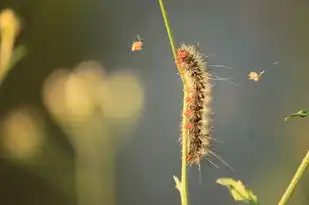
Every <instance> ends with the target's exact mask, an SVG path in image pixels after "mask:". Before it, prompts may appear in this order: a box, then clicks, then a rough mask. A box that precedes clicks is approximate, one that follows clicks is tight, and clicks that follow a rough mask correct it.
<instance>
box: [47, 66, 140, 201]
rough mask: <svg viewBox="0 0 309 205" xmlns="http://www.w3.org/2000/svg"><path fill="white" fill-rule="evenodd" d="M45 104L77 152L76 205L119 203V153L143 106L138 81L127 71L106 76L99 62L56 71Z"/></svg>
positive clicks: (48, 84)
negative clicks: (117, 153) (116, 192)
mask: <svg viewBox="0 0 309 205" xmlns="http://www.w3.org/2000/svg"><path fill="white" fill-rule="evenodd" d="M43 100H44V103H45V106H46V108H47V110H48V111H49V113H50V114H51V116H52V117H53V118H54V119H55V120H56V121H57V123H58V124H59V126H60V127H61V128H62V130H63V131H64V132H65V133H66V134H67V136H68V139H69V141H70V143H71V144H72V146H73V148H74V150H75V152H76V158H75V160H76V161H75V165H76V191H77V197H78V203H79V204H81V205H82V204H89V205H91V204H109V205H115V204H116V202H115V193H114V191H115V190H114V186H115V185H114V180H115V179H114V173H115V170H114V166H115V154H116V149H117V148H119V145H122V144H123V143H124V142H125V141H126V140H127V139H128V135H129V132H128V131H129V129H130V128H131V127H134V124H135V122H136V121H137V119H138V117H139V115H140V111H141V109H142V108H143V102H144V92H143V89H142V87H141V84H140V82H139V80H138V79H137V78H136V76H135V75H133V74H132V73H130V72H124V71H123V72H119V73H114V74H112V75H106V74H105V72H104V68H103V67H102V66H101V64H100V63H99V62H96V61H86V62H82V63H80V64H79V65H77V66H76V67H75V68H74V69H73V70H72V71H71V70H69V69H65V68H64V69H58V70H56V71H55V72H53V73H52V74H51V75H50V76H49V77H48V78H47V79H46V81H45V83H44V87H43ZM119 131H121V132H120V133H119ZM124 134H125V136H126V138H123V137H122V136H123V135H124ZM119 137H122V138H119ZM90 187H91V188H90Z"/></svg>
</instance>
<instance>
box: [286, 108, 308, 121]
mask: <svg viewBox="0 0 309 205" xmlns="http://www.w3.org/2000/svg"><path fill="white" fill-rule="evenodd" d="M308 115H309V112H308V111H307V110H300V111H298V112H295V113H294V114H292V115H289V116H287V117H286V118H285V119H284V121H285V122H286V121H287V120H289V119H290V118H293V117H301V118H304V117H307V116H308Z"/></svg>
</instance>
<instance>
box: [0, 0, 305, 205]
mask: <svg viewBox="0 0 309 205" xmlns="http://www.w3.org/2000/svg"><path fill="white" fill-rule="evenodd" d="M5 8H11V9H12V10H13V11H14V12H15V13H16V15H17V16H18V17H19V20H20V21H21V24H20V32H19V35H18V37H17V39H16V42H15V44H16V45H25V46H26V48H27V53H26V56H25V57H24V58H23V59H22V60H21V61H19V62H18V63H17V64H16V65H15V66H14V67H13V68H12V70H10V72H9V74H8V75H7V77H6V78H5V79H4V81H3V82H2V85H1V88H0V133H1V135H0V143H1V144H0V148H1V150H0V152H1V157H0V203H1V204H3V205H19V204H23V205H28V204H29V205H39V204H40V205H41V204H44V205H52V204H53V205H54V204H57V205H62V204H63V205H142V204H148V205H152V204H153V205H154V204H175V205H176V204H180V197H179V193H178V191H177V190H176V189H175V187H174V185H175V184H174V181H173V177H172V176H173V175H176V176H180V145H179V142H178V139H179V133H180V128H179V125H180V113H181V108H182V85H181V81H180V79H179V76H178V75H177V74H176V68H175V65H174V60H173V58H172V53H171V51H170V46H169V44H168V38H167V35H166V31H165V28H164V24H163V19H162V16H161V11H160V8H159V4H158V2H157V1H143V0H131V1H121V0H101V1H97V0H87V1H85V0H75V1H73V0H63V1H57V0H44V1H38V0H37V1H34V0H28V1H18V0H1V2H0V10H1V11H2V10H4V9H5ZM166 9H167V11H168V14H169V18H170V23H171V26H172V29H173V33H174V37H175V39H176V41H177V43H181V42H186V43H194V42H199V45H200V49H201V50H202V51H203V52H204V53H206V54H207V55H210V56H211V58H210V62H209V64H211V65H224V66H229V67H232V69H225V68H218V67H216V66H210V67H209V69H211V72H213V73H214V74H215V75H217V76H220V77H225V78H231V79H233V80H234V81H235V82H236V83H237V85H235V84H232V83H230V82H227V81H216V86H215V87H214V102H213V112H214V114H215V115H214V119H213V120H214V130H213V131H214V137H215V138H218V139H220V140H221V141H224V143H219V144H218V143H216V145H215V146H214V150H215V151H216V152H217V153H219V154H220V156H221V157H222V158H223V159H224V160H225V161H227V162H228V163H229V165H230V166H232V167H233V169H235V172H231V171H230V170H229V169H228V168H227V167H226V166H225V165H224V164H222V163H220V161H219V160H217V159H213V160H212V161H214V162H215V163H216V164H218V165H219V166H220V168H219V169H216V168H214V167H213V166H211V165H210V164H209V163H208V162H207V161H206V160H205V161H204V162H203V163H202V165H201V183H200V182H199V172H198V168H197V167H196V166H192V167H190V168H189V193H190V194H189V196H190V201H191V204H194V205H199V204H220V205H225V204H226V205H228V204H236V202H234V201H233V199H232V197H231V196H230V194H229V193H228V191H227V189H226V188H225V187H222V186H220V185H218V184H216V179H217V178H219V177H232V178H235V179H239V180H242V181H243V182H244V183H245V184H246V186H248V187H249V188H250V189H252V190H253V192H254V193H255V194H256V195H257V196H258V197H259V198H260V201H261V203H262V204H276V203H278V201H279V199H280V198H281V196H282V194H283V192H284V190H285V188H286V187H287V185H288V184H289V182H290V180H291V178H292V176H293V174H294V173H295V171H296V169H297V167H298V165H299V164H300V162H301V159H302V157H303V156H304V155H305V153H306V151H307V149H308V136H307V135H306V131H307V129H308V119H306V118H304V119H293V120H291V121H288V123H285V122H284V118H285V117H286V116H287V115H289V114H292V113H294V112H296V111H298V110H300V109H308V106H309V95H307V94H306V92H305V90H306V88H307V87H308V75H309V70H308V68H307V66H308V65H309V58H308V55H309V38H308V36H309V24H308V21H309V2H308V1H304V0H294V1H284V0H283V1H282V0H272V1H269V0H259V1H257V0H249V1H248V0H246V1H245V0H233V1H230V0H191V1H185V0H166ZM137 35H140V37H141V38H143V39H145V41H144V48H143V50H142V51H139V52H132V51H131V50H130V48H131V44H132V42H133V41H136V36H137ZM262 70H265V73H264V75H263V76H262V77H261V80H260V81H259V82H254V81H252V80H249V79H248V73H249V72H250V71H255V72H260V71H262ZM308 180H309V175H308V173H306V174H305V175H304V177H303V178H302V180H301V182H300V184H299V185H298V187H297V189H296V192H295V194H294V195H293V197H292V199H291V201H290V204H295V205H307V204H309V195H308V193H307V191H306V190H308V188H309V182H308Z"/></svg>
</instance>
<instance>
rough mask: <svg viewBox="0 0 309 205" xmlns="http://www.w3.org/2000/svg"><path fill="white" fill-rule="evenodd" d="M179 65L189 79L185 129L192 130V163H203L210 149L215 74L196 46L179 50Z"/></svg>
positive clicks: (186, 88) (186, 87)
mask: <svg viewBox="0 0 309 205" xmlns="http://www.w3.org/2000/svg"><path fill="white" fill-rule="evenodd" d="M176 64H177V66H178V68H179V69H180V72H181V73H180V75H181V76H182V77H183V80H184V82H185V86H184V103H185V105H184V111H183V118H182V123H181V126H182V130H183V131H184V130H185V131H186V132H187V133H188V148H187V161H188V164H189V165H191V164H197V165H199V164H200V161H201V159H203V158H204V157H206V156H207V155H208V154H209V153H211V151H210V143H209V140H210V138H211V137H210V128H211V109H210V106H211V99H212V98H211V91H212V84H211V79H210V77H211V74H210V73H208V71H207V70H206V58H205V56H204V55H203V54H201V53H200V51H199V50H198V48H197V47H196V46H194V45H185V44H182V45H181V46H180V48H179V49H177V59H176Z"/></svg>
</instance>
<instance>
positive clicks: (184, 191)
mask: <svg viewBox="0 0 309 205" xmlns="http://www.w3.org/2000/svg"><path fill="white" fill-rule="evenodd" d="M159 4H160V8H161V12H162V16H163V19H164V25H165V28H166V31H167V35H168V38H169V42H170V45H171V49H172V53H173V56H174V60H175V61H176V46H175V42H174V38H173V35H172V31H171V28H170V26H169V21H168V17H167V12H166V9H165V7H164V2H163V0H159ZM176 66H177V65H176ZM177 69H178V72H179V74H180V76H181V79H182V82H183V85H184V86H185V80H184V78H183V76H182V75H181V70H180V68H179V67H178V66H177ZM185 110H186V104H185V103H183V112H184V111H185ZM183 120H184V121H185V120H186V118H184V117H183ZM183 123H185V122H183ZM181 137H182V148H181V149H182V156H181V159H182V160H181V187H180V190H179V192H180V197H181V204H182V205H188V204H189V203H188V183H187V182H188V179H187V149H188V133H187V130H186V129H185V128H183V129H182V136H181Z"/></svg>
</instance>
